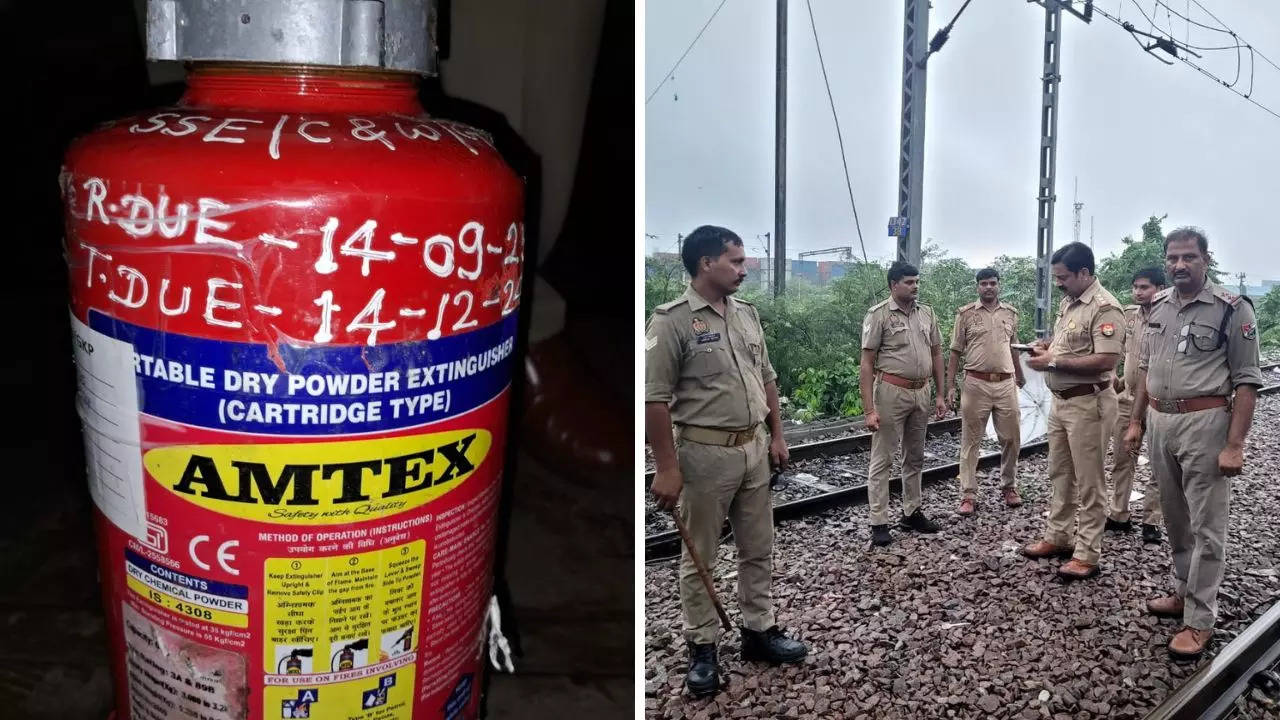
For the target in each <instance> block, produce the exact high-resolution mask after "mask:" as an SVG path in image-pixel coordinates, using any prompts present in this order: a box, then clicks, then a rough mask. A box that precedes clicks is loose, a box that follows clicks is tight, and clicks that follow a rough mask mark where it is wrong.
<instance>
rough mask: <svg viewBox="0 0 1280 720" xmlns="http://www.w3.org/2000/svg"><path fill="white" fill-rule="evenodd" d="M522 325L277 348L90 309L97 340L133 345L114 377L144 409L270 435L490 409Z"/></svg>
mask: <svg viewBox="0 0 1280 720" xmlns="http://www.w3.org/2000/svg"><path fill="white" fill-rule="evenodd" d="M516 321H517V317H516V316H515V315H509V316H507V317H506V318H504V319H502V320H500V321H499V322H496V323H494V324H492V325H489V326H487V327H482V328H477V329H475V330H472V331H471V332H467V333H463V334H461V335H450V336H447V337H441V338H436V339H434V340H418V341H410V342H402V343H394V344H389V345H378V346H374V347H369V346H325V345H315V344H288V343H279V344H277V345H274V346H271V347H268V346H265V345H263V344H261V343H247V342H243V343H242V342H229V341H225V340H210V339H207V338H200V337H193V336H188V335H178V334H175V333H164V332H158V331H156V330H151V329H149V328H145V327H142V326H139V325H134V324H132V323H127V322H124V321H122V320H119V319H116V318H113V317H111V316H109V315H106V314H104V313H100V312H97V311H90V313H89V324H90V327H91V328H92V330H93V331H94V336H95V337H99V336H101V337H104V338H105V339H109V340H112V342H114V343H115V345H116V346H118V347H120V348H124V349H122V350H121V351H120V352H121V353H122V354H123V357H124V358H126V359H127V370H126V371H124V372H125V374H124V376H123V377H121V375H120V372H121V371H119V370H117V371H116V375H114V376H113V377H115V378H119V379H121V380H123V379H124V378H127V379H128V380H129V381H130V382H128V383H123V384H125V385H128V386H129V387H133V385H134V384H135V383H134V379H135V377H136V386H137V389H136V390H135V391H134V393H135V396H136V398H137V399H135V400H134V401H133V402H134V408H135V410H134V412H135V413H136V412H137V411H141V412H143V413H145V414H148V415H153V416H155V417H162V418H165V419H166V420H171V421H173V422H180V423H184V424H187V425H197V426H201V427H209V428H217V429H220V430H230V431H237V432H244V433H252V434H269V435H337V434H358V433H371V432H386V431H389V430H397V429H404V428H411V427H418V426H422V425H425V424H428V423H432V422H436V421H438V420H442V419H444V418H447V417H450V416H453V415H457V414H458V413H459V412H464V411H466V410H470V409H472V408H474V407H476V406H478V405H481V404H483V403H485V402H487V401H488V400H490V399H491V398H493V397H494V396H495V395H497V394H498V393H499V392H501V391H502V389H503V388H505V387H506V386H507V385H508V384H509V383H510V382H511V354H512V352H513V351H514V349H515V333H516ZM81 327H83V323H81ZM77 359H78V358H77ZM95 367H96V366H95ZM113 367H117V368H118V367H120V366H119V365H118V364H117V365H113ZM122 412H123V411H122ZM135 425H136V422H135ZM136 435H137V430H136V427H135V429H134V438H135V440H136Z"/></svg>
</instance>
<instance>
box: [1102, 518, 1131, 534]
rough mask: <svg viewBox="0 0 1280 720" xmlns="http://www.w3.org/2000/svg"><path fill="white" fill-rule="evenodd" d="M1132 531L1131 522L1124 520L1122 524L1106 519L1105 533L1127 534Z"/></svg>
mask: <svg viewBox="0 0 1280 720" xmlns="http://www.w3.org/2000/svg"><path fill="white" fill-rule="evenodd" d="M1132 529H1133V521H1132V520H1125V521H1124V522H1120V521H1119V520H1112V519H1111V518H1107V532H1129V531H1130V530H1132Z"/></svg>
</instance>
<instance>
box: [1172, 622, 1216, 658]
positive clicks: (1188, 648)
mask: <svg viewBox="0 0 1280 720" xmlns="http://www.w3.org/2000/svg"><path fill="white" fill-rule="evenodd" d="M1211 637H1213V628H1208V629H1207V630H1197V629H1195V628H1193V627H1190V626H1184V627H1183V628H1182V629H1181V630H1179V631H1178V634H1176V635H1174V636H1173V639H1172V640H1170V641H1169V655H1170V656H1172V657H1173V659H1174V660H1195V659H1197V658H1199V657H1200V655H1201V654H1203V653H1204V649H1205V647H1207V646H1208V645H1209V638H1211Z"/></svg>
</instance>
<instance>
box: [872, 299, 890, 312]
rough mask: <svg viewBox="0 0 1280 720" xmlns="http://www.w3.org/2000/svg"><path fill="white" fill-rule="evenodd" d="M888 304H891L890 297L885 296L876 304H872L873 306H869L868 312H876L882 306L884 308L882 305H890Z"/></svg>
mask: <svg viewBox="0 0 1280 720" xmlns="http://www.w3.org/2000/svg"><path fill="white" fill-rule="evenodd" d="M888 304H889V298H885V299H884V300H881V301H880V302H878V303H876V304H875V305H872V306H871V307H869V308H867V312H868V313H870V312H875V311H876V310H879V309H880V308H882V307H884V306H885V305H888Z"/></svg>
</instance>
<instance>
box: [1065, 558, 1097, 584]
mask: <svg viewBox="0 0 1280 720" xmlns="http://www.w3.org/2000/svg"><path fill="white" fill-rule="evenodd" d="M1097 574H1098V566H1097V565H1090V564H1089V563H1087V562H1080V561H1079V560H1077V559H1075V558H1071V560H1070V561H1068V562H1066V563H1064V564H1063V566H1062V567H1060V568H1058V577H1061V578H1063V579H1064V580H1085V579H1087V578H1091V577H1093V576H1094V575H1097Z"/></svg>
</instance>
